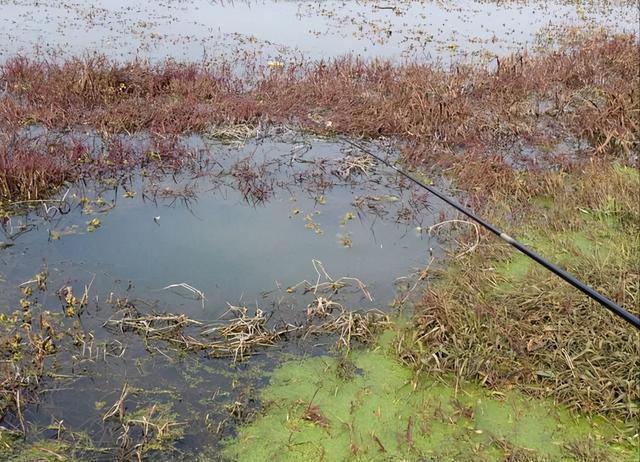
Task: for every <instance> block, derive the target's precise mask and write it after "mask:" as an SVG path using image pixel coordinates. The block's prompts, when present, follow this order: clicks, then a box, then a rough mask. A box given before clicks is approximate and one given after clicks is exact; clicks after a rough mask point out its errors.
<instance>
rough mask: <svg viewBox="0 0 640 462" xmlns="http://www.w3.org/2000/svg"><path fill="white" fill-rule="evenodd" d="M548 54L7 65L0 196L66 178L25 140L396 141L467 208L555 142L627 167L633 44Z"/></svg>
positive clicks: (58, 162) (60, 157)
mask: <svg viewBox="0 0 640 462" xmlns="http://www.w3.org/2000/svg"><path fill="white" fill-rule="evenodd" d="M559 42H560V44H559V45H558V47H557V48H556V49H552V51H549V52H547V53H542V54H527V53H519V54H514V55H512V56H509V57H505V58H501V59H499V60H498V61H497V66H496V67H495V68H491V67H486V66H485V67H479V66H465V65H457V66H455V67H453V68H451V69H444V68H442V67H441V66H436V65H432V64H423V63H407V64H403V65H393V64H392V63H390V62H384V61H380V60H373V61H363V60H359V59H357V58H353V57H344V58H339V59H335V60H333V61H330V62H318V63H308V64H304V65H302V64H292V65H290V66H289V65H288V66H285V67H284V68H282V69H277V70H272V69H268V68H267V69H263V70H260V69H252V72H253V74H251V75H249V74H246V75H243V74H242V73H240V74H237V73H234V72H233V71H232V70H231V69H232V66H230V65H229V63H218V64H217V65H213V66H206V67H205V66H202V65H196V64H178V63H175V62H167V63H164V64H160V65H149V64H147V63H144V62H131V63H127V64H118V63H115V62H111V61H109V60H107V59H106V58H104V57H90V58H71V59H68V60H66V61H64V62H50V61H39V60H37V59H27V58H24V57H20V58H14V59H10V60H8V61H7V62H5V63H3V64H2V65H1V66H0V84H2V86H4V87H6V88H7V91H6V92H5V93H4V94H3V95H2V96H1V97H0V136H1V137H2V141H3V143H1V144H0V146H2V147H1V148H0V165H2V166H3V168H2V169H1V170H0V175H1V176H2V178H0V185H2V196H3V198H5V199H6V198H9V197H11V198H13V199H17V198H19V197H30V198H36V197H39V196H40V195H41V192H42V189H43V188H42V185H45V184H48V185H49V186H50V187H51V186H53V185H56V184H60V183H61V182H64V181H66V180H68V179H69V178H70V177H73V175H71V173H72V172H73V171H74V169H75V168H76V166H75V165H73V163H68V162H67V161H66V160H65V159H66V158H67V157H69V154H68V152H69V149H70V148H69V147H67V148H65V149H56V150H53V151H52V152H51V153H49V151H48V148H47V147H46V146H41V147H40V148H39V149H36V150H35V151H33V152H32V150H30V149H27V146H30V143H29V141H28V140H27V138H26V137H25V136H23V134H24V132H25V130H27V129H29V128H33V127H40V128H43V129H46V130H47V131H49V132H53V133H57V132H61V131H67V130H74V129H77V128H78V127H89V128H91V129H95V130H96V131H97V133H99V134H101V136H103V137H106V138H110V137H112V136H113V135H115V134H133V133H149V134H153V135H154V136H158V137H159V139H162V137H168V139H169V140H171V139H172V138H171V136H170V135H178V134H186V133H215V132H218V133H222V132H223V131H224V130H225V128H230V129H232V128H233V127H237V126H243V127H253V128H259V127H261V126H264V125H265V124H284V123H289V124H295V125H296V126H297V127H298V128H299V129H302V130H308V131H312V132H315V133H320V134H328V135H330V134H335V133H341V134H345V135H350V136H358V137H368V138H379V137H389V138H393V139H396V140H401V141H402V144H401V147H403V158H404V159H405V160H406V161H408V162H410V163H413V164H415V165H427V166H429V167H430V168H432V167H440V168H447V169H449V171H450V172H451V173H453V174H454V176H455V177H456V180H457V182H458V184H459V186H460V187H462V188H464V189H465V190H466V191H468V192H470V193H472V195H475V196H479V195H478V194H477V192H478V191H479V190H481V189H490V188H492V187H494V186H500V184H504V182H510V181H511V180H512V179H513V168H512V164H513V161H514V157H515V158H516V160H518V161H519V162H523V163H525V164H527V165H529V166H533V162H534V161H533V160H532V159H528V158H526V156H523V155H518V152H519V151H521V150H522V146H523V143H524V144H526V145H527V146H530V147H533V148H535V149H539V150H540V151H545V150H546V151H550V152H551V153H550V154H547V155H546V156H545V155H543V153H540V155H538V156H537V159H536V162H538V163H539V162H540V161H541V160H542V158H543V157H547V158H548V159H549V161H550V162H554V163H556V164H558V163H559V164H561V165H564V163H566V162H565V161H566V160H568V159H570V155H569V154H570V153H567V152H562V150H560V151H558V150H557V149H556V146H557V145H558V143H559V142H561V141H566V140H574V141H575V142H576V143H582V142H586V143H588V145H587V146H584V147H583V148H580V149H578V150H577V155H578V160H580V159H586V158H589V157H595V158H604V157H607V156H609V157H611V156H613V157H616V158H619V159H622V160H623V161H625V162H630V161H632V159H631V157H632V153H633V152H634V151H635V150H637V147H638V140H637V132H638V123H637V117H636V116H637V113H638V111H639V102H638V100H639V98H638V90H637V88H638V75H637V72H635V70H636V69H637V68H638V65H639V64H640V63H639V61H638V60H639V58H638V56H639V53H638V43H637V41H636V39H635V38H634V36H633V35H617V36H610V35H607V34H606V33H604V32H600V33H598V34H595V35H589V36H586V35H580V34H577V35H576V34H574V35H571V34H569V35H568V36H566V37H565V38H564V39H563V40H559ZM235 132H237V130H234V133H235ZM248 133H253V132H252V131H251V130H249V132H248ZM233 136H237V134H234V135H233ZM168 151H170V150H169V149H164V150H161V151H159V152H160V157H164V154H163V153H167V152H168ZM16 153H18V155H16ZM514 153H515V154H514ZM137 156H140V153H138V154H137ZM168 158H174V159H179V155H176V154H173V155H169V156H168ZM128 160H129V162H131V160H132V159H128ZM132 163H133V164H135V163H136V162H132ZM115 165H117V163H115ZM52 166H55V167H56V168H54V169H51V167H52ZM48 172H51V173H48Z"/></svg>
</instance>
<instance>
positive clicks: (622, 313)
mask: <svg viewBox="0 0 640 462" xmlns="http://www.w3.org/2000/svg"><path fill="white" fill-rule="evenodd" d="M339 138H340V140H342V141H343V142H345V143H347V144H349V145H351V146H353V147H354V148H356V149H359V150H360V151H362V152H364V153H365V154H367V155H369V156H371V157H373V158H374V159H376V160H377V161H379V162H381V163H382V164H384V165H386V166H387V167H390V168H392V169H393V170H395V171H396V172H398V173H399V174H400V175H402V176H403V177H405V178H407V179H408V180H410V181H412V182H413V183H415V184H417V185H418V186H420V187H421V188H423V189H426V190H427V191H429V192H430V193H431V194H433V195H434V196H437V197H438V198H440V199H441V200H443V201H444V202H446V203H447V204H449V205H450V206H451V207H453V208H454V209H456V210H458V211H459V212H461V213H463V214H464V215H466V216H467V217H469V218H471V219H472V220H473V221H475V222H476V223H478V224H479V225H480V226H482V227H483V228H485V229H487V230H489V231H491V232H492V233H493V234H495V235H496V236H498V237H499V238H500V239H502V240H503V241H505V242H507V243H508V244H509V245H511V246H512V247H515V248H516V249H518V250H519V251H520V252H522V253H523V254H525V255H526V256H527V257H529V258H531V259H532V260H534V261H535V262H537V263H538V264H540V265H542V266H544V267H545V268H546V269H548V270H549V271H551V272H552V273H554V274H555V275H557V276H559V277H560V278H561V279H564V280H565V281H566V282H568V283H569V284H571V285H572V286H573V287H575V288H576V289H578V290H579V291H580V292H582V293H584V294H586V295H588V296H589V297H590V298H591V299H593V300H595V301H596V302H598V303H599V304H601V305H602V306H604V307H605V308H606V309H608V310H609V311H611V312H612V313H613V314H615V315H616V316H619V317H621V318H622V319H624V320H625V321H627V322H628V323H629V324H631V325H632V326H634V327H636V328H637V329H640V319H639V318H638V317H637V316H635V315H634V314H632V313H630V312H628V311H627V310H625V309H624V308H622V307H621V306H620V305H618V304H617V303H615V302H613V301H611V300H609V299H608V298H607V297H605V296H604V295H602V294H601V293H600V292H597V291H596V290H594V289H593V288H591V287H589V286H588V285H586V284H585V283H583V282H582V281H580V280H578V279H576V277H575V276H573V275H572V274H570V273H568V272H567V271H565V270H563V269H562V268H560V267H559V266H556V265H554V264H553V263H551V262H549V261H548V260H546V259H545V258H543V257H541V256H540V255H538V254H537V253H535V252H534V251H533V250H531V249H529V248H528V247H527V246H525V245H524V244H522V243H520V242H518V241H516V240H515V239H514V238H512V237H511V236H509V235H508V234H506V233H503V232H502V231H500V230H499V229H498V228H496V227H495V226H493V225H492V224H491V223H488V222H486V221H485V220H483V219H482V218H480V217H478V216H477V215H475V214H474V213H473V212H471V211H470V210H468V209H467V208H465V207H463V206H462V205H460V204H459V203H458V202H456V201H455V200H453V199H451V198H450V197H448V196H446V195H444V194H442V193H441V192H440V191H438V190H437V189H435V188H433V187H431V186H429V185H427V184H425V183H423V182H422V181H420V180H418V179H416V178H414V177H413V176H411V175H409V174H408V173H406V172H405V171H403V170H401V169H399V168H398V167H396V166H395V165H393V164H391V163H390V162H389V161H387V160H385V159H383V158H382V157H380V156H378V155H377V154H374V153H373V152H371V150H369V149H367V148H366V147H364V146H362V145H361V144H359V143H356V142H355V141H352V140H350V139H348V138H345V137H343V136H341V137H339Z"/></svg>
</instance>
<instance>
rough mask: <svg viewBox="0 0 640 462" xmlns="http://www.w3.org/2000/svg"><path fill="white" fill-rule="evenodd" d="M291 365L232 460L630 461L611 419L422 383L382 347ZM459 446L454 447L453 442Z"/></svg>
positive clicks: (236, 443) (449, 383)
mask: <svg viewBox="0 0 640 462" xmlns="http://www.w3.org/2000/svg"><path fill="white" fill-rule="evenodd" d="M346 361H348V362H349V363H350V364H351V366H350V367H349V370H350V371H352V372H351V373H350V374H345V373H344V370H345V366H344V362H345V359H344V358H343V359H335V358H328V357H319V358H310V359H305V360H301V361H293V362H289V363H285V364H283V365H282V366H281V367H280V368H278V369H277V370H276V371H275V372H274V374H273V376H272V379H271V383H270V385H269V386H268V387H267V388H266V389H265V390H264V391H263V393H262V395H261V398H262V400H263V403H265V409H264V412H263V414H262V415H261V416H260V417H258V418H257V419H256V420H255V421H254V422H252V423H250V424H248V425H246V426H244V427H242V428H241V430H240V433H239V435H238V437H237V439H235V440H232V441H231V442H229V443H228V444H227V446H226V448H225V455H226V456H228V457H229V458H231V459H232V460H239V461H254V460H255V461H258V460H279V461H287V460H308V461H321V460H337V461H339V460H380V461H383V460H384V461H387V460H575V459H576V458H578V457H579V455H578V453H577V452H576V451H584V450H585V447H584V446H583V444H582V443H583V442H584V441H591V442H592V443H591V451H592V453H595V452H596V451H599V452H598V454H601V455H602V456H603V459H600V460H607V458H609V459H610V460H625V457H626V458H627V459H629V460H631V458H632V452H631V450H630V449H631V448H629V447H624V445H618V444H616V443H615V438H614V436H613V435H615V434H616V433H617V432H616V429H614V427H612V426H611V425H610V424H608V423H606V422H605V421H603V420H592V421H588V420H587V419H585V418H579V417H575V416H573V415H572V414H571V413H570V412H568V411H567V410H566V409H564V408H560V407H556V406H554V405H553V403H551V402H548V401H540V400H531V399H527V398H525V397H524V396H523V395H520V394H518V393H516V392H506V393H504V394H502V393H501V394H497V395H495V394H494V395H491V394H490V393H488V392H486V391H484V390H483V389H481V388H479V387H476V386H469V385H465V386H457V384H456V382H455V380H449V379H447V380H439V381H434V380H426V379H423V378H416V376H415V375H414V373H413V371H412V370H411V369H410V368H408V367H406V366H404V365H402V364H401V363H399V362H398V361H397V360H396V359H394V357H393V355H387V354H386V353H385V352H384V350H383V349H377V350H374V351H362V350H360V351H353V352H351V353H350V354H349V356H347V358H346ZM454 441H455V444H452V442H454Z"/></svg>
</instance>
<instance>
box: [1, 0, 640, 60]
mask: <svg viewBox="0 0 640 462" xmlns="http://www.w3.org/2000/svg"><path fill="white" fill-rule="evenodd" d="M0 9H1V11H2V14H1V15H0V57H3V58H6V57H8V56H13V55H15V54H17V53H22V54H25V53H26V54H30V53H33V52H34V51H36V50H37V51H39V52H42V53H45V54H49V53H53V54H54V55H55V54H57V55H61V56H69V55H78V54H83V53H94V52H98V53H105V54H107V55H109V56H111V57H113V58H116V59H131V58H133V57H140V58H149V59H152V60H158V59H164V58H173V59H177V60H181V61H201V60H205V61H206V60H212V59H218V58H221V57H223V56H225V57H227V58H228V59H234V58H238V57H239V56H243V55H245V54H247V53H248V54H251V55H252V56H254V55H256V54H257V55H259V56H262V57H264V58H265V59H276V58H277V59H283V60H288V59H293V57H297V56H299V55H302V56H303V57H305V58H308V59H320V58H329V57H333V56H340V55H344V54H348V53H352V54H355V55H360V56H364V57H382V58H391V59H407V58H409V59H419V60H424V59H429V60H435V59H441V60H443V61H444V62H445V63H448V62H449V61H451V60H459V59H467V58H473V59H481V58H483V57H486V56H487V55H489V56H493V55H495V54H496V53H497V54H504V53H508V52H512V51H515V50H522V49H525V48H535V47H536V46H538V45H540V44H544V43H545V41H544V37H545V36H546V33H545V31H546V32H549V31H553V30H554V28H558V27H564V26H578V27H580V28H589V27H601V26H604V27H608V28H611V29H614V30H618V31H628V32H633V31H636V29H637V24H638V10H637V8H636V6H635V5H634V4H633V2H610V1H602V2H601V1H589V2H563V1H543V2H539V1H532V2H528V1H513V2H486V1H473V0H465V1H458V2H455V3H453V4H452V3H448V2H440V1H429V0H420V1H409V0H407V1H401V2H391V3H385V2H378V1H364V2H355V1H333V0H330V1H301V2H296V1H281V0H262V1H260V0H258V1H252V0H248V1H242V0H241V1H232V2H225V1H211V0H164V1H161V2H157V1H148V0H143V1H139V2H135V3H134V4H132V3H131V2H127V1H124V0H115V1H113V0H108V1H107V0H84V1H83V0H74V1H62V0H59V1H55V0H50V1H46V2H43V1H40V0H1V1H0ZM540 36H541V37H542V38H543V40H542V41H541V42H539V41H537V40H536V39H537V38H539V37H540Z"/></svg>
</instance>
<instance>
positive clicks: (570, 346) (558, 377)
mask: <svg viewBox="0 0 640 462" xmlns="http://www.w3.org/2000/svg"><path fill="white" fill-rule="evenodd" d="M518 179H519V180H520V181H518V182H517V184H518V185H519V187H518V193H517V194H515V197H514V196H513V195H511V194H510V191H511V188H510V189H509V190H507V192H505V191H496V192H495V193H494V194H493V197H492V198H491V200H490V201H489V202H488V204H487V205H486V206H485V208H484V210H483V214H484V216H486V217H488V218H489V221H491V222H496V223H502V226H504V227H505V228H507V229H509V230H510V234H512V235H514V236H516V237H520V238H522V239H524V240H525V241H526V242H529V243H530V244H531V246H532V247H533V248H536V249H538V250H539V251H540V252H541V253H542V254H543V255H546V256H548V257H549V258H550V259H551V260H554V261H557V262H559V263H560V264H561V266H564V267H566V268H568V270H569V271H571V272H572V273H573V274H576V275H577V276H578V277H579V278H580V279H582V280H583V281H585V282H586V283H587V284H588V285H590V286H592V287H594V288H596V289H597V290H599V291H601V292H602V293H603V294H605V295H606V296H608V297H610V298H612V299H613V300H616V301H618V302H619V303H621V304H622V305H624V306H625V307H626V308H627V309H630V310H632V311H635V312H636V313H637V307H638V303H639V302H640V300H639V298H638V297H639V294H640V285H639V284H638V281H640V267H639V266H638V261H639V260H638V257H639V256H640V240H639V239H638V236H640V209H639V208H638V201H637V199H638V191H639V186H640V178H639V177H638V172H637V170H636V169H631V168H622V167H619V166H612V165H610V164H605V163H601V162H598V163H594V164H592V165H589V166H587V167H586V168H585V169H584V170H582V171H581V172H580V173H577V172H576V173H574V175H572V176H567V175H565V174H563V173H560V172H546V173H537V174H533V173H525V172H523V173H521V174H520V175H518ZM505 217H510V218H509V220H508V221H507V219H506V218H505ZM474 239H475V238H474V236H473V235H472V234H470V235H469V240H470V241H472V240H474ZM398 351H399V353H400V355H401V356H402V357H403V358H404V359H405V361H407V362H408V363H410V364H413V365H414V366H415V367H416V369H417V370H418V371H435V372H439V373H442V372H454V373H455V374H456V375H457V376H458V377H460V378H466V379H473V380H479V381H480V382H481V383H483V384H485V385H486V386H488V387H495V388H500V389H503V388H505V387H506V388H510V387H517V388H519V389H523V390H525V391H526V392H528V393H530V394H532V395H536V396H551V397H554V398H555V399H557V400H558V401H561V402H564V403H568V404H569V405H570V406H572V407H574V408H575V409H578V410H581V411H583V412H586V413H602V414H608V415H611V416H615V417H619V418H623V419H625V420H627V421H629V422H633V421H634V419H637V417H638V408H637V401H638V398H639V387H640V384H639V383H638V375H637V370H638V358H640V337H639V334H638V332H637V331H635V330H634V329H633V328H632V327H630V326H628V325H627V324H626V323H624V322H622V321H621V320H620V319H618V318H617V317H615V316H613V315H612V314H611V313H609V312H608V311H607V310H605V309H604V308H602V307H601V306H599V305H597V304H596V303H595V302H592V301H591V300H590V299H588V298H587V297H586V296H584V295H582V294H581V293H579V292H578V291H576V290H574V289H573V288H572V287H571V286H569V285H567V284H566V283H564V282H563V281H562V280H560V279H559V278H557V277H555V276H554V275H552V274H551V273H549V272H547V271H545V270H544V269H542V268H539V267H537V266H535V265H528V262H527V260H526V259H523V258H521V257H519V256H518V255H516V252H515V251H514V250H513V249H511V248H510V247H509V246H507V245H505V244H502V243H498V242H496V240H495V239H493V238H492V237H491V236H488V235H486V234H484V235H483V238H482V240H481V243H480V245H478V247H477V248H476V250H475V251H474V253H472V254H467V255H465V256H464V257H463V258H460V259H458V260H456V261H455V262H453V265H452V267H451V268H450V269H447V270H446V271H444V272H443V273H442V274H440V280H439V282H437V283H435V285H433V286H432V287H431V288H429V289H428V290H427V291H426V293H425V295H424V298H423V300H422V301H421V302H420V303H419V306H418V307H417V308H416V316H415V319H414V321H413V326H412V327H411V328H410V329H408V330H407V331H405V332H403V333H402V335H400V337H399V339H398Z"/></svg>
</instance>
